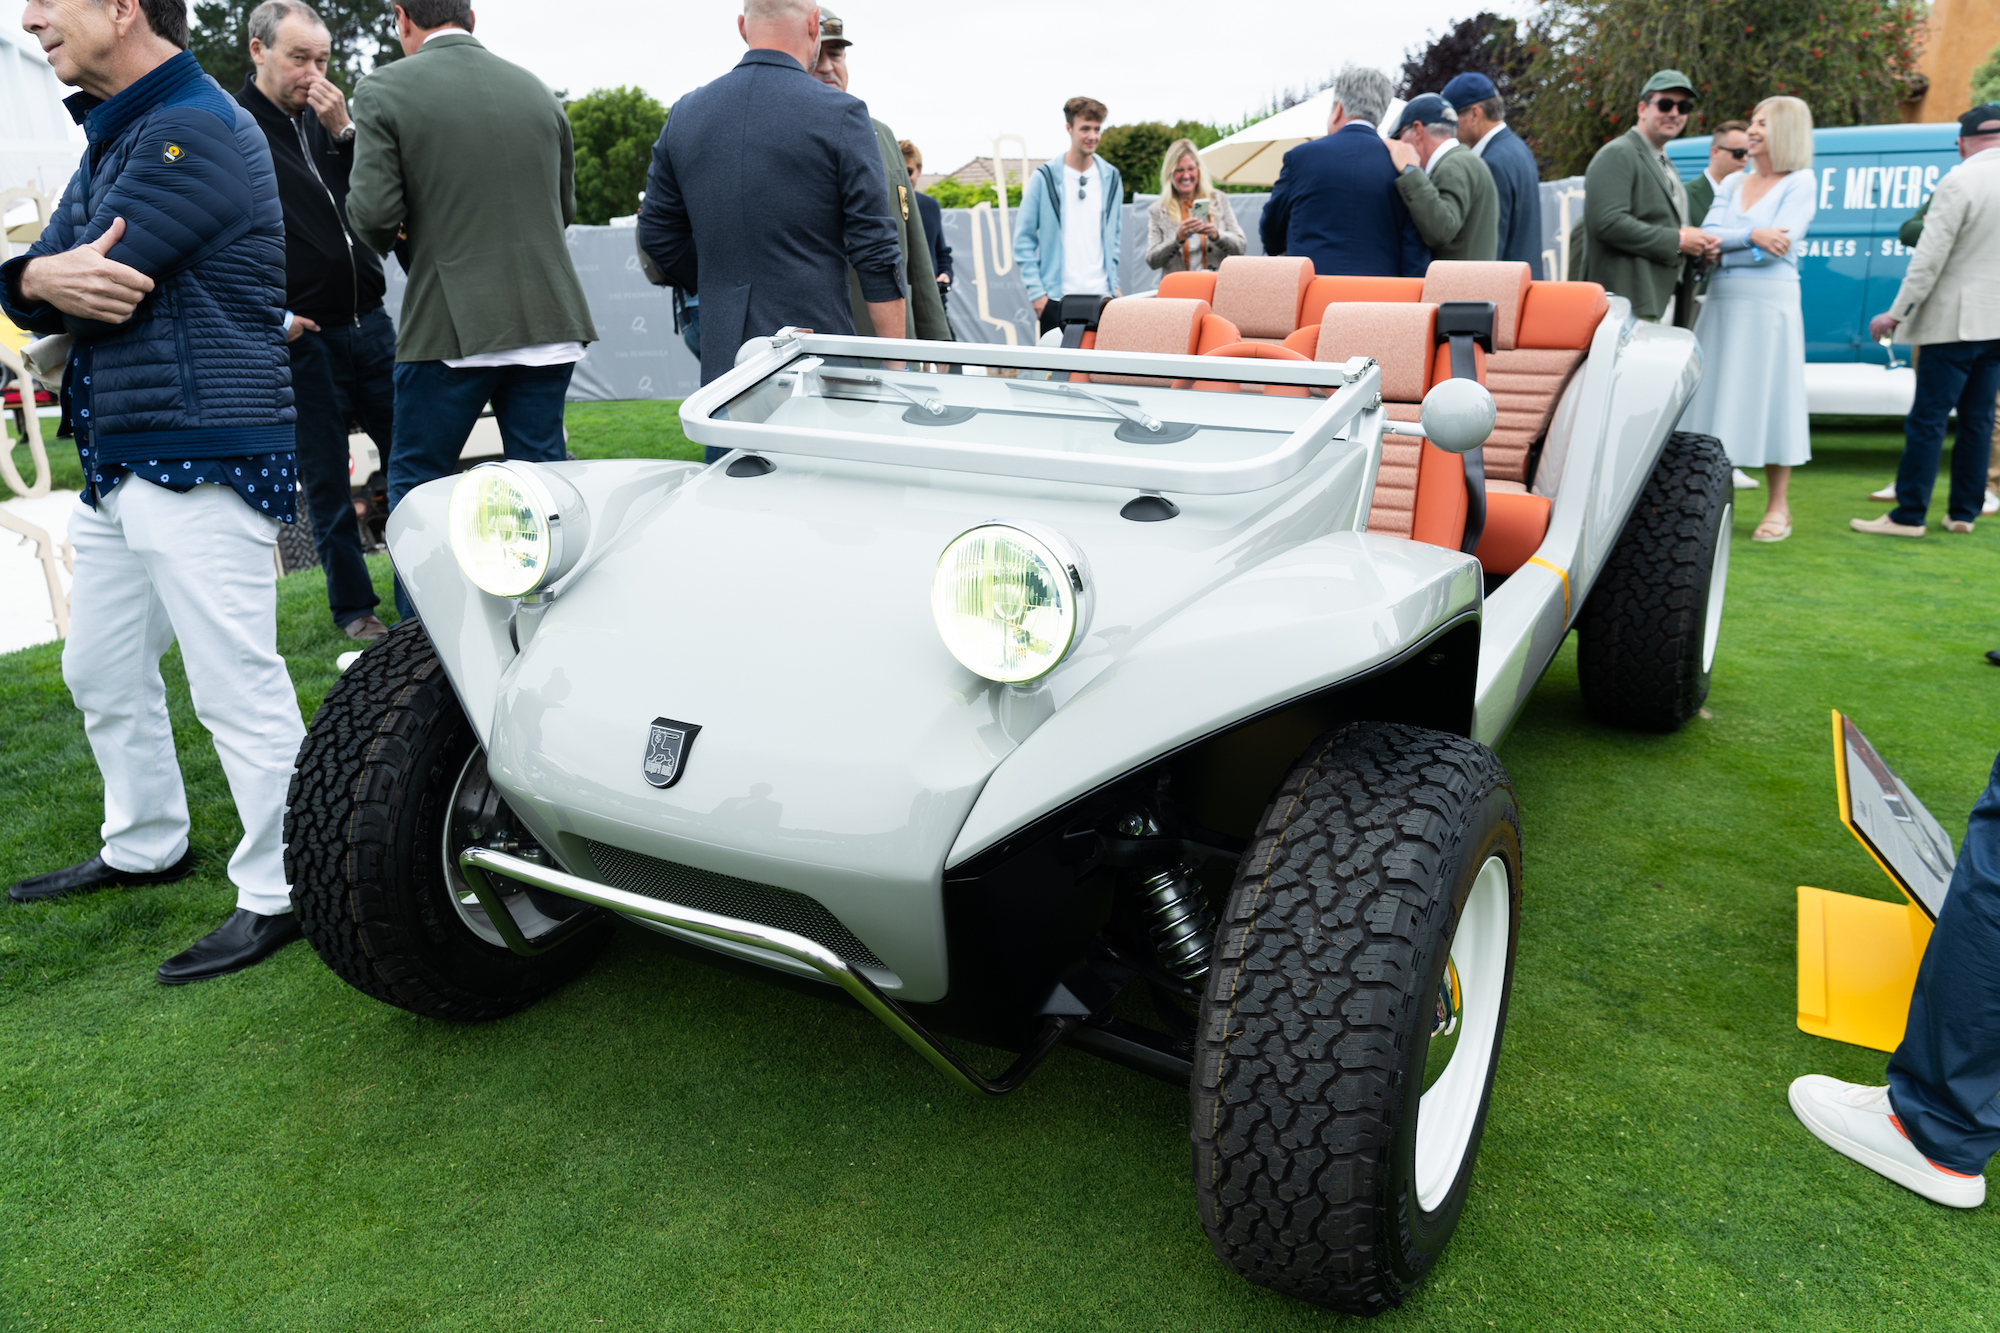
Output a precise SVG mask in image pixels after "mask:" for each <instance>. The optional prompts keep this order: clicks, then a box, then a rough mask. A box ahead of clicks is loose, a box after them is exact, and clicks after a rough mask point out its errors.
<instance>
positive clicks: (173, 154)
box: [160, 143, 187, 162]
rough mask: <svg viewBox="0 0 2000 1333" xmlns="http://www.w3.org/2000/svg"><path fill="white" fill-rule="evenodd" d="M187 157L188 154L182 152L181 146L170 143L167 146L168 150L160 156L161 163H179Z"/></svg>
mask: <svg viewBox="0 0 2000 1333" xmlns="http://www.w3.org/2000/svg"><path fill="white" fill-rule="evenodd" d="M186 156H187V154H186V153H183V152H182V151H181V146H180V145H179V144H177V143H170V144H168V145H167V147H166V150H165V151H164V152H162V153H161V154H160V161H162V162H178V161H180V160H181V159H182V158H184V157H186Z"/></svg>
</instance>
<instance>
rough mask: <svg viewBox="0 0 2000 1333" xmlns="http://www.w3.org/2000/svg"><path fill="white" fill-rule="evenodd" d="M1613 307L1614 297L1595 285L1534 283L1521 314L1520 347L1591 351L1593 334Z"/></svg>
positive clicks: (1530, 285)
mask: <svg viewBox="0 0 2000 1333" xmlns="http://www.w3.org/2000/svg"><path fill="white" fill-rule="evenodd" d="M1610 308H1611V301H1610V298H1608V297H1607V296H1605V294H1604V289H1603V288H1602V287H1600V286H1598V285H1597V284H1596V283H1594V282H1537V283H1531V284H1529V287H1528V301H1527V306H1526V308H1525V309H1523V310H1522V312H1521V334H1520V345H1521V346H1522V347H1550V348H1564V349H1568V350H1574V351H1588V350H1589V348H1590V339H1591V335H1592V334H1594V333H1596V332H1597V326H1598V324H1600V323H1601V322H1602V321H1603V319H1604V315H1605V312H1606V311H1608V310H1609V309H1610Z"/></svg>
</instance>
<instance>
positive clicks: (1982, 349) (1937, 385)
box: [1889, 338, 2000, 528]
mask: <svg viewBox="0 0 2000 1333" xmlns="http://www.w3.org/2000/svg"><path fill="white" fill-rule="evenodd" d="M1995 394H2000V338H1989V339H1987V340H1986V341H1984V342H1970V343H1925V344H1924V345H1923V347H1922V348H1921V349H1919V351H1918V355H1917V397H1916V401H1915V402H1914V403H1912V404H1911V405H1910V415H1909V416H1908V417H1906V418H1905V419H1904V421H1903V462H1902V465H1901V466H1899V467H1898V468H1897V469H1896V507H1895V508H1894V509H1893V510H1891V511H1890V513H1889V521H1890V522H1891V523H1907V524H1909V525H1910V526H1911V527H1913V528H1914V527H1921V526H1922V525H1923V521H1924V513H1925V511H1926V510H1928V509H1929V508H1930V505H1931V488H1932V487H1933V486H1935V485H1936V484H1937V471H1938V457H1939V455H1940V454H1941V453H1942V452H1943V450H1944V426H1945V418H1946V417H1948V416H1950V415H1951V410H1952V408H1954V407H1956V408H1957V409H1958V439H1957V440H1956V441H1955V442H1954V443H1953V445H1952V450H1951V499H1950V501H1949V502H1948V504H1947V507H1946V510H1945V512H1946V513H1947V514H1949V515H1950V516H1951V517H1952V518H1954V519H1957V520H1958V521H1960V522H1963V523H1970V522H1972V521H1973V520H1974V519H1976V518H1978V517H1979V508H1980V506H1981V505H1982V504H1984V503H1985V500H1986V460H1987V455H1988V454H1989V453H1990V452H1991V450H1992V447H1993V397H1994V395H1995Z"/></svg>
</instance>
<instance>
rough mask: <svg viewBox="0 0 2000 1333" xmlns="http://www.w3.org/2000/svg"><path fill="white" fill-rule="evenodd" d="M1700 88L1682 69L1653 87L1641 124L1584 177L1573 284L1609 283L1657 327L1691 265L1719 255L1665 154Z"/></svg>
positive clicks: (1642, 99)
mask: <svg viewBox="0 0 2000 1333" xmlns="http://www.w3.org/2000/svg"><path fill="white" fill-rule="evenodd" d="M1693 82H1694V81H1693V80H1692V79H1690V78H1688V76H1687V75H1685V74H1683V73H1681V72H1680V71H1679V70H1677V69H1663V70H1661V71H1660V72H1659V73H1657V74H1655V75H1653V77H1652V78H1650V79H1648V80H1646V84H1645V86H1644V87H1643V88H1641V89H1640V90H1639V117H1638V123H1637V124H1636V125H1634V126H1633V127H1632V128H1631V129H1630V130H1628V131H1626V132H1625V133H1624V134H1621V135H1619V136H1618V137H1617V138H1616V139H1613V140H1612V141H1611V142H1610V143H1608V144H1606V145H1604V147H1602V148H1600V149H1598V150H1597V156H1596V157H1594V158H1592V159H1591V162H1590V169H1589V171H1587V172H1586V173H1585V174H1584V179H1583V190H1584V201H1583V231H1582V233H1581V234H1580V235H1581V245H1582V252H1581V254H1578V253H1575V245H1576V241H1575V239H1574V238H1573V240H1572V253H1571V256H1570V274H1571V276H1572V277H1578V278H1582V279H1584V280H1585V281H1588V282H1597V283H1602V284H1603V285H1604V286H1605V288H1607V289H1608V290H1610V291H1612V292H1614V293H1616V294H1617V295H1619V296H1623V297H1625V298H1626V299H1627V300H1629V301H1631V303H1632V313H1633V314H1635V315H1637V316H1638V317H1639V318H1640V319H1644V320H1650V321H1653V322H1655V323H1658V322H1660V321H1661V320H1662V319H1663V318H1664V317H1665V316H1666V315H1667V314H1668V312H1669V309H1670V307H1671V306H1672V305H1673V297H1674V287H1675V285H1676V284H1677V283H1678V282H1679V281H1680V276H1681V269H1682V267H1683V265H1684V264H1685V263H1686V261H1687V259H1688V257H1690V256H1695V255H1705V254H1707V253H1708V252H1709V250H1710V249H1711V247H1718V248H1719V243H1718V242H1716V241H1715V240H1714V239H1713V238H1712V237H1709V236H1708V235H1706V234H1705V233H1704V232H1703V231H1702V230H1701V226H1700V223H1701V219H1700V218H1699V217H1691V216H1690V212H1691V210H1690V209H1689V207H1688V195H1687V190H1686V188H1685V187H1684V186H1682V184H1681V178H1680V173H1679V172H1677V171H1675V170H1674V167H1673V164H1672V163H1671V162H1669V161H1668V160H1667V154H1666V147H1667V145H1668V144H1669V143H1671V142H1673V140H1674V139H1676V138H1678V137H1679V136H1680V133H1681V131H1682V130H1684V129H1686V128H1687V123H1688V117H1689V115H1690V114H1692V113H1693V111H1694V106H1695V102H1694V90H1693Z"/></svg>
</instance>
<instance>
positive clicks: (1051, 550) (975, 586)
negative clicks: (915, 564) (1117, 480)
mask: <svg viewBox="0 0 2000 1333" xmlns="http://www.w3.org/2000/svg"><path fill="white" fill-rule="evenodd" d="M1084 571H1085V566H1084V563H1083V558H1082V556H1081V555H1080V554H1078V553H1077V552H1076V551H1074V550H1072V549H1070V547H1069V545H1068V543H1066V542H1064V541H1063V540H1062V539H1061V538H1059V537H1057V536H1056V535H1055V534H1053V533H1047V532H1038V531H1029V530H1028V529H1025V528H1020V527H1016V526H1013V525H1011V524H1004V523H987V524H982V525H981V526H979V527H976V528H974V529H972V530H971V531H970V532H967V533H964V534H962V535H961V536H959V537H958V538H957V539H956V540H954V541H953V542H952V543H951V545H949V546H947V547H945V548H944V554H943V555H941V556H939V557H938V563H937V573H936V574H935V575H933V576H932V579H931V615H932V617H933V618H934V619H935V620H936V621H937V627H938V634H939V635H940V636H942V637H943V639H944V646H945V647H946V648H949V649H950V650H951V655H952V656H953V657H956V658H957V659H958V660H959V661H960V662H961V663H963V664H964V665H965V667H966V669H967V670H969V671H972V672H975V673H977V674H979V675H981V676H984V677H986V679H988V680H997V681H1001V682H1003V683H1005V684H1010V685H1012V684H1020V683H1022V682H1025V681H1030V680H1034V679H1036V678H1038V677H1041V676H1045V675H1047V674H1048V673H1049V672H1051V671H1053V670H1055V668H1056V664H1057V663H1059V662H1061V661H1062V660H1063V658H1064V657H1066V656H1068V655H1069V651H1070V649H1071V648H1073V647H1075V646H1076V643H1077V641H1078V640H1079V639H1081V638H1082V637H1083V631H1084V628H1085V624H1086V619H1087V617H1086V609H1087V604H1086V603H1085V600H1084V577H1083V576H1084Z"/></svg>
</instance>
